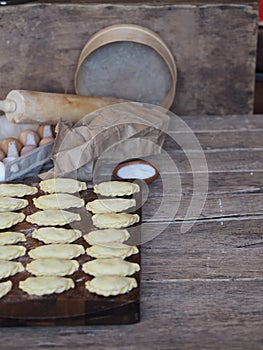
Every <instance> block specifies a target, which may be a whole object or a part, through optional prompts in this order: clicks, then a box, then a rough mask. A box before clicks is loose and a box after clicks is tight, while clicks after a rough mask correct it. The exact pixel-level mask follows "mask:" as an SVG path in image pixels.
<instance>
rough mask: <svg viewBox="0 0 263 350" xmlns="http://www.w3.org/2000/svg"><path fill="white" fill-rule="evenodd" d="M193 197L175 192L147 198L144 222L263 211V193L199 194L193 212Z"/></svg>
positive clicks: (242, 214) (259, 213) (248, 213)
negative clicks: (189, 210)
mask: <svg viewBox="0 0 263 350" xmlns="http://www.w3.org/2000/svg"><path fill="white" fill-rule="evenodd" d="M191 199H192V197H191V196H182V197H181V196H180V195H177V194H176V191H174V193H170V194H169V195H168V194H165V195H163V196H160V197H148V199H147V200H146V202H145V203H144V211H143V221H147V222H148V221H154V222H156V221H157V222H158V221H168V222H171V221H175V220H185V219H186V220H192V219H197V218H198V219H212V218H227V217H233V216H234V217H237V216H239V217H241V216H247V215H255V216H256V215H262V214H263V207H262V203H263V194H262V193H247V194H217V195H213V194H211V195H210V194H208V195H207V196H205V194H200V195H198V194H197V195H196V196H195V198H194V200H195V202H194V204H191V209H192V212H191V213H189V214H187V217H186V213H187V210H188V209H189V208H190V202H191ZM204 202H205V204H203V203H204Z"/></svg>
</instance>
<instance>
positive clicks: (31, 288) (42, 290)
mask: <svg viewBox="0 0 263 350" xmlns="http://www.w3.org/2000/svg"><path fill="white" fill-rule="evenodd" d="M74 287H75V284H74V282H73V280H72V279H71V278H65V277H57V276H40V277H29V278H27V279H26V280H25V281H20V282H19V288H20V289H22V290H23V291H24V292H26V293H27V294H29V295H39V296H40V295H48V294H53V293H57V294H58V293H63V292H65V291H66V290H68V289H70V288H74Z"/></svg>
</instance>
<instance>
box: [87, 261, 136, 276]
mask: <svg viewBox="0 0 263 350" xmlns="http://www.w3.org/2000/svg"><path fill="white" fill-rule="evenodd" d="M82 269H83V271H84V272H85V273H88V274H89V275H92V276H103V275H107V276H108V275H116V276H131V275H133V274H134V273H135V272H137V271H140V266H139V264H136V263H132V262H129V261H125V260H122V259H120V258H111V259H95V260H92V261H88V262H87V263H85V264H83V266H82Z"/></svg>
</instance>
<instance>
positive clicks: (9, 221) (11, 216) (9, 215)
mask: <svg viewBox="0 0 263 350" xmlns="http://www.w3.org/2000/svg"><path fill="white" fill-rule="evenodd" d="M24 218H25V214H23V213H13V212H11V211H7V212H4V213H0V229H1V230H2V229H5V228H8V227H11V226H13V225H16V224H18V223H19V222H22V221H23V220H24Z"/></svg>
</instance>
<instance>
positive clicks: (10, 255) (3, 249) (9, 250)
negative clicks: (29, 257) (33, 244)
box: [0, 245, 26, 260]
mask: <svg viewBox="0 0 263 350" xmlns="http://www.w3.org/2000/svg"><path fill="white" fill-rule="evenodd" d="M25 254H26V248H25V247H22V246H20V245H5V246H0V259H1V260H13V259H16V258H18V257H20V256H23V255H25Z"/></svg>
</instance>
